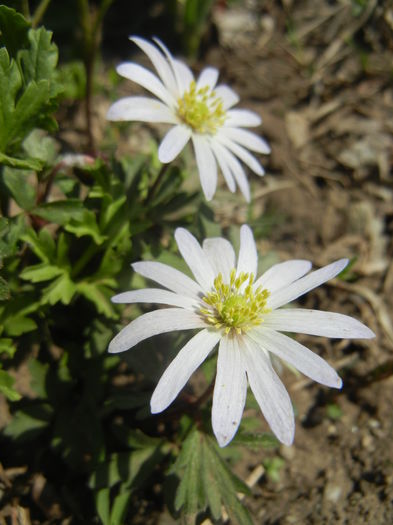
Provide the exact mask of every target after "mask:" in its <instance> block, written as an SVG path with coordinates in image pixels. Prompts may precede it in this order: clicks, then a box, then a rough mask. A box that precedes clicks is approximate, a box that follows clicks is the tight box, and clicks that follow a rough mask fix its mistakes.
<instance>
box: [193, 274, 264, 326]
mask: <svg viewBox="0 0 393 525" xmlns="http://www.w3.org/2000/svg"><path fill="white" fill-rule="evenodd" d="M253 281H254V275H253V274H252V273H244V272H241V273H240V274H238V275H237V276H236V270H235V269H233V270H231V274H230V279H229V283H228V284H226V283H224V282H223V277H222V274H221V273H219V274H218V275H217V277H216V278H215V279H214V288H213V290H212V291H211V292H209V293H207V294H206V295H205V296H204V297H203V299H202V300H203V302H204V303H205V304H206V308H201V309H200V312H201V313H202V315H203V317H204V318H205V320H206V321H207V322H208V323H210V324H211V325H213V326H214V327H215V328H218V329H223V330H224V331H225V333H226V334H229V332H231V331H234V332H236V333H237V334H241V333H242V332H246V331H247V330H249V329H250V328H253V327H254V326H258V325H260V324H261V323H262V322H263V316H264V314H266V313H268V312H269V309H268V308H266V302H267V299H268V297H269V295H270V292H269V291H268V290H265V289H262V288H261V287H259V288H257V289H255V290H254V289H253Z"/></svg>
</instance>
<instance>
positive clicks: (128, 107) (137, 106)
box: [106, 97, 177, 124]
mask: <svg viewBox="0 0 393 525" xmlns="http://www.w3.org/2000/svg"><path fill="white" fill-rule="evenodd" d="M106 118H107V119H108V120H115V121H123V120H137V121H140V122H163V123H164V124H176V123H177V119H176V117H175V114H174V112H173V111H172V110H171V109H170V108H169V107H168V106H166V105H165V104H163V103H162V102H160V101H159V100H155V99H153V98H147V97H125V98H121V99H120V100H118V101H117V102H115V103H114V104H112V105H111V107H110V108H109V109H108V113H107V115H106Z"/></svg>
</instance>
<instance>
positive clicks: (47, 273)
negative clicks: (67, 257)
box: [20, 263, 64, 283]
mask: <svg viewBox="0 0 393 525" xmlns="http://www.w3.org/2000/svg"><path fill="white" fill-rule="evenodd" d="M62 273H64V269H63V268H59V267H58V266H53V265H51V264H47V263H40V264H36V265H34V266H28V267H27V268H25V269H24V270H22V273H21V274H20V277H21V279H24V280H25V281H31V282H32V283H41V282H43V281H50V280H51V279H54V278H55V277H57V276H58V275H61V274H62Z"/></svg>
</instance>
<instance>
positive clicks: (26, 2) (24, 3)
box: [21, 0, 30, 20]
mask: <svg viewBox="0 0 393 525" xmlns="http://www.w3.org/2000/svg"><path fill="white" fill-rule="evenodd" d="M21 10H22V13H23V16H24V17H25V18H26V20H30V9H29V0H22V9H21Z"/></svg>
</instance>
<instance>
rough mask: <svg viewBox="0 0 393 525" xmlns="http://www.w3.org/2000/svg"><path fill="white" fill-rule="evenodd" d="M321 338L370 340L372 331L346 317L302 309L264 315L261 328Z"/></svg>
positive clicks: (277, 311) (287, 309) (283, 310)
mask: <svg viewBox="0 0 393 525" xmlns="http://www.w3.org/2000/svg"><path fill="white" fill-rule="evenodd" d="M265 326H266V327H268V328H272V329H273V330H280V331H281V332H296V333H301V334H309V335H320V336H323V337H337V338H343V339H353V338H359V339H371V338H372V337H375V334H374V332H373V331H372V330H370V329H369V328H367V326H365V325H364V324H363V323H361V322H360V321H358V320H357V319H354V318H353V317H350V316H348V315H343V314H337V313H333V312H322V311H320V310H307V309H303V308H285V309H280V310H274V311H273V312H270V313H269V314H268V315H266V318H265V320H264V323H263V327H265Z"/></svg>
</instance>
